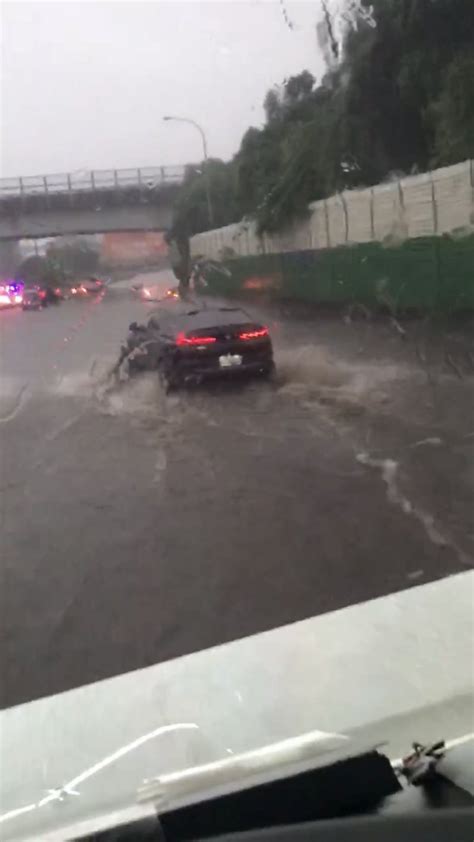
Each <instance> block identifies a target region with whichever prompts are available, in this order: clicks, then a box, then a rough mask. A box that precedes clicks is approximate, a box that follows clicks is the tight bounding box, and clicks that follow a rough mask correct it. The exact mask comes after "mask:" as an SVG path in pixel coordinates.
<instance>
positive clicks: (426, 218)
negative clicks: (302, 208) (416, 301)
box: [191, 161, 474, 260]
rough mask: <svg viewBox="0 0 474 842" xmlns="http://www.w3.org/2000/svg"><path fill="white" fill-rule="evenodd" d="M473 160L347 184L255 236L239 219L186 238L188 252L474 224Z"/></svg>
mask: <svg viewBox="0 0 474 842" xmlns="http://www.w3.org/2000/svg"><path fill="white" fill-rule="evenodd" d="M473 168H474V162H472V161H465V162H463V163H461V164H456V165H454V166H452V167H444V168H442V169H439V170H435V171H434V172H430V173H423V174H422V175H417V176H411V177H409V178H403V179H401V180H400V181H394V182H389V183H386V184H379V185H377V186H375V187H370V188H367V189H365V190H351V191H346V192H344V193H341V194H338V195H336V196H331V197H330V198H329V199H325V200H322V201H319V202H313V203H312V204H311V205H310V206H309V215H308V217H307V219H305V220H302V221H300V222H298V223H297V224H295V225H294V226H292V227H291V228H289V229H288V230H286V231H282V232H278V233H276V234H273V235H268V234H265V235H263V236H262V237H259V236H258V235H257V233H256V226H255V223H254V222H251V221H250V222H249V221H243V222H239V223H236V224H234V225H228V226H226V227H225V228H220V229H218V230H216V231H206V232H204V233H203V234H197V235H196V236H195V237H192V239H191V254H192V255H193V256H197V255H199V254H203V255H206V256H207V257H209V258H211V259H214V260H220V259H226V258H228V257H231V256H232V257H248V256H249V255H257V254H281V253H285V252H289V251H304V250H308V249H327V248H334V247H336V246H340V245H353V244H355V243H370V242H382V243H383V242H393V241H400V240H404V239H415V238H417V237H427V236H438V235H441V234H445V233H453V232H456V233H466V234H467V233H469V232H470V231H473V230H474V199H473V193H474V178H473Z"/></svg>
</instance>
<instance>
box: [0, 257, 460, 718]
mask: <svg viewBox="0 0 474 842" xmlns="http://www.w3.org/2000/svg"><path fill="white" fill-rule="evenodd" d="M170 278H171V276H170V274H169V273H166V272H164V273H160V274H159V275H158V276H156V278H155V279H154V280H155V281H156V283H157V284H158V285H159V286H162V287H163V288H165V287H166V286H167V285H169V283H170ZM132 282H133V281H130V283H132ZM149 311H150V305H145V304H142V303H140V302H137V301H135V300H133V299H132V297H131V294H130V292H129V289H128V284H125V283H124V284H120V285H116V286H114V287H113V288H112V289H111V290H110V291H109V292H108V293H107V295H106V296H105V298H104V299H103V300H102V299H99V298H98V299H96V300H88V301H84V302H76V301H70V302H66V303H64V304H63V305H62V306H61V307H59V308H48V309H47V310H45V311H43V312H40V313H23V312H21V311H19V310H11V311H4V312H2V313H0V319H1V387H2V389H1V401H0V446H1V453H2V471H1V478H0V490H1V495H2V496H1V515H2V567H1V594H2V596H1V600H2V605H1V609H2V610H1V621H0V622H1V636H0V663H1V667H2V682H1V686H0V690H1V694H0V701H1V706H2V707H6V706H9V705H13V704H18V703H20V702H24V701H27V700H30V699H34V698H38V697H40V696H45V695H50V694H52V693H56V692H59V691H62V690H65V689H68V688H71V687H75V686H78V685H81V684H85V683H88V682H92V681H95V680H97V679H101V678H105V677H107V676H111V675H115V674H118V673H122V672H125V671H128V670H132V669H136V668H139V667H143V666H146V665H150V664H153V663H157V662H160V661H163V660H165V659H168V658H171V657H175V656H179V655H182V654H184V653H188V652H191V651H195V650H198V649H202V648H206V647H209V646H212V645H216V644H219V643H223V642H225V641H228V640H232V639H236V638H240V637H242V636H245V635H249V634H253V633H255V632H258V631H261V630H264V629H269V628H272V627H276V626H280V625H282V624H284V623H288V622H292V621H294V620H297V619H302V618H304V617H310V616H313V615H316V614H320V613H322V612H326V611H329V610H332V609H335V608H340V607H343V606H347V605H349V604H353V603H358V602H361V601H363V600H368V599H371V598H373V597H375V596H378V595H381V594H385V593H389V592H393V591H396V590H401V589H404V588H407V587H410V586H411V585H415V584H416V585H418V584H421V583H423V582H427V581H429V580H432V579H436V578H440V577H443V576H448V575H451V574H453V573H455V572H458V571H460V570H465V569H466V568H467V567H468V566H469V565H470V564H471V558H472V543H473V535H472V521H471V513H470V506H471V502H472V487H473V461H472V447H473V444H474V438H473V431H472V421H471V416H472V411H470V409H469V407H470V406H471V407H472V404H471V401H472V379H473V378H472V373H471V372H470V370H469V366H468V365H467V364H466V365H465V362H464V357H463V353H464V351H463V350H462V349H461V351H460V352H459V354H458V355H457V351H456V348H457V345H456V340H452V343H453V342H454V346H455V350H450V351H449V356H450V359H451V362H452V363H453V365H454V370H453V366H450V365H446V361H445V360H444V359H443V358H440V357H439V354H438V353H437V347H436V344H434V345H429V344H427V340H426V335H425V334H423V337H421V339H420V342H418V341H413V342H411V340H409V341H407V340H405V339H402V338H401V336H400V333H399V331H398V330H397V329H396V328H394V326H393V325H389V324H382V325H368V324H367V323H365V322H350V323H348V322H344V321H343V320H341V319H340V318H336V317H331V318H326V319H323V318H320V319H317V320H315V318H312V319H309V318H304V319H303V318H296V317H294V315H292V314H291V315H290V314H285V313H284V312H283V313H281V312H280V313H276V312H270V311H269V312H267V313H265V317H266V321H267V324H268V325H269V327H270V331H271V333H272V336H273V337H274V341H275V349H276V363H277V369H278V375H277V380H276V383H274V384H268V383H262V382H249V383H246V384H227V385H224V384H214V385H213V386H212V387H211V386H209V387H206V386H204V387H202V388H200V389H193V390H187V391H182V392H178V393H177V394H173V395H170V396H167V397H166V396H165V395H164V394H163V392H162V391H161V389H160V386H159V383H158V380H157V378H156V377H155V376H154V375H145V376H144V377H143V378H142V379H139V380H138V379H137V380H136V381H134V382H123V383H121V384H119V385H118V386H115V387H113V388H110V385H111V384H110V381H108V380H107V376H106V375H107V372H108V371H109V370H110V367H111V366H112V365H113V363H114V361H115V359H116V357H117V351H118V346H119V343H120V341H121V339H122V338H123V337H124V335H125V333H126V329H127V325H128V323H129V322H130V321H131V320H133V319H137V320H144V318H145V316H146V314H147V312H149ZM410 330H412V331H414V330H416V328H415V327H413V328H410ZM421 340H423V341H421ZM450 341H451V340H450ZM410 343H411V344H410ZM452 343H451V344H452ZM454 346H453V347H454ZM449 347H450V349H451V345H450V346H449Z"/></svg>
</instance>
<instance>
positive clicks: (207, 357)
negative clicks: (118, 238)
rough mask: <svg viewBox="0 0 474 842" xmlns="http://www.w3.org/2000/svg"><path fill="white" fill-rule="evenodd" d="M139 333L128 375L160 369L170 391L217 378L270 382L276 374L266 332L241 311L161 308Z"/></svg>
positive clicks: (178, 307) (181, 305) (229, 308)
mask: <svg viewBox="0 0 474 842" xmlns="http://www.w3.org/2000/svg"><path fill="white" fill-rule="evenodd" d="M139 330H140V336H139V341H138V342H135V343H134V348H133V350H132V353H131V355H130V356H129V371H130V373H135V372H136V371H138V370H140V369H148V370H149V369H150V368H157V369H158V371H159V374H160V378H161V380H162V382H163V384H164V386H165V387H166V389H167V390H169V389H171V388H176V387H179V386H181V385H185V384H187V383H200V382H202V381H203V380H205V379H209V378H214V377H221V378H229V377H231V376H236V375H238V376H242V375H247V376H249V375H255V376H260V377H270V376H271V375H272V374H273V371H274V362H273V348H272V342H271V339H270V335H269V332H268V328H267V327H265V326H264V325H263V324H261V323H260V322H257V321H255V320H254V319H252V317H251V316H250V315H249V314H248V313H246V312H245V310H242V309H240V308H237V307H213V308H201V307H199V306H197V305H194V304H190V303H189V302H187V303H186V302H183V303H182V304H179V305H178V304H177V302H176V303H174V304H173V305H172V306H169V307H168V306H162V307H160V308H159V310H157V311H156V312H155V314H154V315H153V316H152V317H151V318H150V320H149V322H148V326H147V327H146V328H141V329H139ZM137 335H138V334H137Z"/></svg>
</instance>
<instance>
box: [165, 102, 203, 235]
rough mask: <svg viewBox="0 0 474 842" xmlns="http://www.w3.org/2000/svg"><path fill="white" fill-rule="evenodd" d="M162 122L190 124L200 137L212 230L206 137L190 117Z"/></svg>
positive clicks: (171, 117)
mask: <svg viewBox="0 0 474 842" xmlns="http://www.w3.org/2000/svg"><path fill="white" fill-rule="evenodd" d="M163 120H174V121H176V122H178V123H190V124H191V126H194V128H195V129H197V130H198V132H199V134H200V135H201V140H202V151H203V155H204V165H205V166H204V169H205V176H204V178H205V186H206V201H207V214H208V217H209V226H210V227H211V228H212V227H213V225H214V213H213V210H212V202H211V185H210V176H209V162H208V157H207V140H206V135H205V134H204V129H203V128H202V127H201V126H200V125H199V123H196V121H195V120H191V118H190V117H173V116H169V115H168V116H166V117H163Z"/></svg>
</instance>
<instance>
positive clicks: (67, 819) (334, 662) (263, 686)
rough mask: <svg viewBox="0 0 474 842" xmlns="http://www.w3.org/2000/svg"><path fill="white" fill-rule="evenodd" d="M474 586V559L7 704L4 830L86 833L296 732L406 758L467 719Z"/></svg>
mask: <svg viewBox="0 0 474 842" xmlns="http://www.w3.org/2000/svg"><path fill="white" fill-rule="evenodd" d="M473 589H474V573H472V572H471V571H469V572H466V573H462V574H458V575H456V576H452V577H451V578H448V579H443V580H441V581H438V582H433V583H431V584H428V585H423V586H420V587H415V588H411V589H410V590H407V591H403V592H401V593H397V594H391V595H390V596H386V597H381V598H379V599H375V600H372V601H370V602H366V603H361V604H359V605H353V606H350V607H349V608H345V609H341V610H338V611H334V612H331V613H329V614H325V615H321V616H318V617H313V618H310V619H308V620H303V621H301V622H298V623H294V624H292V625H289V626H283V627H281V628H279V629H275V630H273V631H270V632H265V633H262V634H259V635H255V636H253V637H249V638H244V639H242V640H238V641H235V642H233V643H229V644H225V645H223V646H218V647H214V648H212V649H207V650H205V651H202V652H198V653H195V654H193V655H189V656H185V657H182V658H178V659H176V660H173V661H168V662H166V663H162V664H158V665H156V666H153V667H149V668H147V669H143V670H139V671H136V672H132V673H127V674H125V675H121V676H118V677H116V678H112V679H108V680H106V681H100V682H97V683H95V684H92V685H88V686H85V687H81V688H79V689H77V690H71V691H68V692H66V693H61V694H58V695H56V696H51V697H49V698H46V699H41V700H39V701H36V702H31V703H28V704H24V705H19V706H17V707H15V708H11V709H9V710H6V711H3V712H2V713H1V714H0V753H1V754H0V764H1V770H2V774H1V776H0V777H1V784H0V814H1V815H0V837H1V839H2V840H5V842H6V840H20V839H34V840H35V842H38V840H48V839H51V840H52V839H67V838H73V837H74V836H77V835H78V827H77V825H78V823H82V822H84V821H86V820H87V821H93V822H94V821H95V820H96V819H100V817H104V816H108V815H109V814H111V813H114V812H115V811H119V810H122V809H124V808H131V809H132V810H133V811H138V813H140V811H142V810H145V811H146V810H150V809H151V805H145V807H143V806H140V807H139V806H137V801H138V793H139V792H141V793H143V792H146V790H147V787H148V786H149V784H150V781H151V782H153V781H154V780H155V779H156V778H159V777H160V776H162V775H169V774H170V773H172V772H178V771H182V770H184V769H191V768H193V767H195V766H202V765H203V764H210V763H213V762H214V761H219V760H223V759H224V758H231V757H233V756H235V755H239V754H241V753H243V752H253V751H255V750H256V749H259V748H260V747H262V746H269V745H271V744H274V743H276V742H278V741H281V740H288V739H290V741H293V742H291V745H293V747H294V746H295V745H296V746H297V745H298V744H300V745H305V746H306V747H307V746H308V745H309V743H311V746H312V748H311V751H312V752H313V753H314V755H315V756H317V755H318V754H319V753H321V752H326V751H328V750H330V751H331V750H334V749H337V748H339V747H341V746H342V745H343V743H345V742H346V740H347V737H350V738H351V739H357V742H359V741H360V740H363V741H365V742H366V743H370V744H376V743H380V742H384V743H386V745H385V747H384V751H385V752H386V753H387V754H388V755H389V756H390V757H392V758H394V757H398V756H399V755H400V754H401V753H402V752H404V751H405V750H406V749H408V748H409V745H410V743H411V741H412V740H413V739H417V740H420V741H425V740H426V741H429V740H431V739H433V740H434V739H438V738H450V739H451V738H456V737H460V736H463V735H465V734H466V733H467V732H468V731H471V730H472V727H473V726H472V692H473V686H472V683H473V676H472V650H473V632H474V620H473V614H472V604H473ZM308 732H311V734H310V736H305V737H303V739H302V740H296V743H295V742H294V739H293V738H297V737H298V738H299V737H301V735H305V734H307V733H308ZM256 757H257V756H256ZM281 761H282V758H281V755H278V757H277V758H276V760H275V762H281ZM152 789H153V787H152ZM107 821H108V820H105V819H104V821H103V823H104V822H105V823H107Z"/></svg>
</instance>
